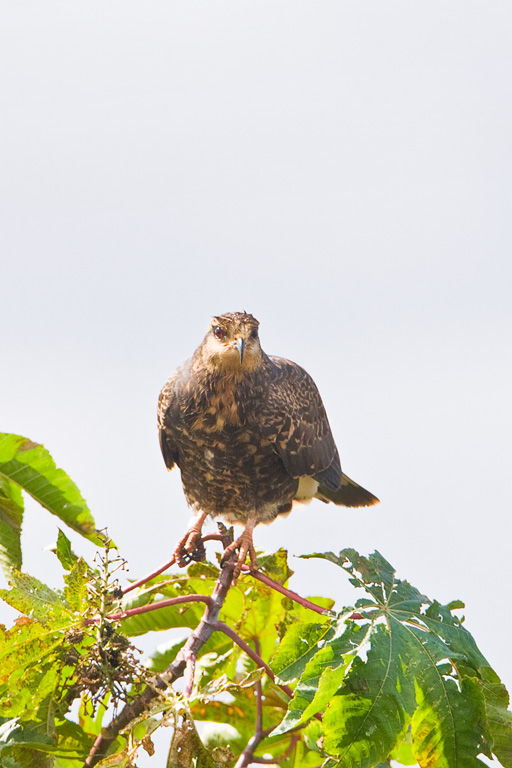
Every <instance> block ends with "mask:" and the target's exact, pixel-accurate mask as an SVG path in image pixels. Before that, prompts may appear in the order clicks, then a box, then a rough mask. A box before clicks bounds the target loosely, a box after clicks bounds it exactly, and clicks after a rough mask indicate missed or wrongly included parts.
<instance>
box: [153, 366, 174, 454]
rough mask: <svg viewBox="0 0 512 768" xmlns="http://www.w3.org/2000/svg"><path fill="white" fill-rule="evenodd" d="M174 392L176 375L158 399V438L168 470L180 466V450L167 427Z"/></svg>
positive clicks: (166, 384) (171, 378)
mask: <svg viewBox="0 0 512 768" xmlns="http://www.w3.org/2000/svg"><path fill="white" fill-rule="evenodd" d="M174 390H175V375H174V374H173V375H172V376H171V377H170V379H168V380H167V382H166V383H165V384H164V387H163V389H162V391H161V392H160V396H159V398H158V437H159V440H160V448H161V451H162V456H163V457H164V461H165V466H166V467H167V469H172V468H173V466H174V465H175V464H178V448H177V446H176V445H175V443H174V441H173V439H172V437H171V435H170V432H169V429H168V428H166V425H165V420H166V414H167V412H168V410H169V407H170V405H171V402H172V401H173V398H174V397H175V391H174Z"/></svg>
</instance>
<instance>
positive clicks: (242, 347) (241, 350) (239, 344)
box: [236, 336, 245, 365]
mask: <svg viewBox="0 0 512 768" xmlns="http://www.w3.org/2000/svg"><path fill="white" fill-rule="evenodd" d="M236 348H237V349H238V351H239V353H240V365H242V363H243V360H244V350H245V339H244V338H243V337H242V336H239V337H238V339H237V340H236Z"/></svg>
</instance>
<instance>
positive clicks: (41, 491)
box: [0, 432, 102, 573]
mask: <svg viewBox="0 0 512 768" xmlns="http://www.w3.org/2000/svg"><path fill="white" fill-rule="evenodd" d="M22 490H23V491H26V492H27V493H29V494H30V495H31V496H32V497H33V498H34V499H35V500H36V501H38V502H39V503H40V504H41V506H43V507H45V508H46V509H47V510H48V511H49V512H51V513H52V514H54V515H57V517H58V518H60V519H61V520H62V521H63V522H64V523H66V525H69V527H70V528H72V529H73V530H74V531H77V532H78V533H80V534H82V536H85V537H86V538H88V539H90V540H91V541H93V542H95V543H96V544H101V543H102V537H101V535H100V534H99V533H98V531H96V527H95V524H94V519H93V516H92V515H91V512H90V510H89V508H88V506H87V504H86V502H85V501H84V499H83V498H82V495H81V493H80V491H79V490H78V488H77V487H76V485H75V484H74V482H73V481H72V480H71V478H70V477H69V476H68V475H67V474H66V473H65V472H64V471H63V470H62V469H58V468H57V467H56V466H55V462H54V461H53V459H52V457H51V456H50V454H49V453H48V451H47V450H46V448H44V447H43V446H42V445H38V444H37V443H33V442H32V441H31V440H28V439H27V438H26V437H21V436H20V435H10V434H6V433H4V432H0V564H1V565H2V567H3V568H4V570H5V571H6V573H8V571H9V568H11V567H14V568H18V569H19V568H21V548H20V535H21V524H22V521H23V498H22V495H21V491H22Z"/></svg>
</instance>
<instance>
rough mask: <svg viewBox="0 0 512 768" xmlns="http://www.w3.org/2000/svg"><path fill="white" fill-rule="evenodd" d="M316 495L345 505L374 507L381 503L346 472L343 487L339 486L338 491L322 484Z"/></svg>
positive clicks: (342, 481)
mask: <svg viewBox="0 0 512 768" xmlns="http://www.w3.org/2000/svg"><path fill="white" fill-rule="evenodd" d="M315 496H316V498H317V499H321V501H326V502H328V501H332V502H334V504H340V505H342V506H344V507H372V506H373V505H374V504H378V503H379V499H378V498H377V497H376V496H374V495H373V493H370V491H367V490H366V488H363V487H362V486H361V485H358V484H357V483H355V482H354V481H353V480H351V479H350V477H348V475H345V474H344V475H343V477H342V478H341V488H338V490H337V491H332V490H331V489H330V488H326V487H325V485H322V484H320V485H319V486H318V491H317V492H316V494H315Z"/></svg>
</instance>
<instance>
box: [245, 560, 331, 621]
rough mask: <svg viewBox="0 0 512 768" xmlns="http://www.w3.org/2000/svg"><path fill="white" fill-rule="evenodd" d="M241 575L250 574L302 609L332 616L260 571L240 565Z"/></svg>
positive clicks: (328, 611)
mask: <svg viewBox="0 0 512 768" xmlns="http://www.w3.org/2000/svg"><path fill="white" fill-rule="evenodd" d="M242 573H248V574H250V575H251V576H253V578H255V579H257V580H258V581H261V582H262V583H263V584H266V585H267V586H268V587H271V589H275V590H276V592H281V594H282V595H286V597H289V598H290V600H293V601H294V602H295V603H299V604H300V605H303V606H304V608H309V610H310V611H314V612H315V613H319V614H325V615H328V616H332V611H331V610H329V608H322V606H321V605H317V604H316V603H313V602H311V600H308V599H307V598H306V597H301V596H300V595H299V594H297V592H293V591H292V590H291V589H287V588H286V587H283V586H282V584H279V582H278V581H274V579H271V578H270V577H269V576H266V575H265V574H264V573H261V571H256V570H254V569H253V568H250V567H249V566H248V565H242Z"/></svg>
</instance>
